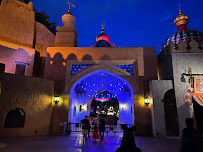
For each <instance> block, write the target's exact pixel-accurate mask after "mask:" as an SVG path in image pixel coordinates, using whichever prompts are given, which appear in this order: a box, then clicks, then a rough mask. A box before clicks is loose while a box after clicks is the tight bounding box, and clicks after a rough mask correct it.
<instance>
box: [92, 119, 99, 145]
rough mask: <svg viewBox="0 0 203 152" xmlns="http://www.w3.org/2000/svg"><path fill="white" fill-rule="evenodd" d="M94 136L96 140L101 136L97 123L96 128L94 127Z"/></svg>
mask: <svg viewBox="0 0 203 152" xmlns="http://www.w3.org/2000/svg"><path fill="white" fill-rule="evenodd" d="M92 138H93V141H94V142H96V139H98V138H99V132H98V127H97V123H95V124H94V129H93V132H92Z"/></svg>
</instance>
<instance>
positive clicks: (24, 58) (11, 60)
mask: <svg viewBox="0 0 203 152" xmlns="http://www.w3.org/2000/svg"><path fill="white" fill-rule="evenodd" d="M34 55H35V51H34V49H29V48H26V49H24V48H18V49H12V48H8V47H5V46H1V45H0V63H4V64H5V72H6V73H12V74H15V71H16V62H22V63H25V64H27V65H26V69H25V75H26V76H32V72H33V65H34Z"/></svg>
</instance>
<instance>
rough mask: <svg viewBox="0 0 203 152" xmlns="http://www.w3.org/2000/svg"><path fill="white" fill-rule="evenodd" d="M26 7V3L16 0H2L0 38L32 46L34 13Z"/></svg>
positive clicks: (0, 7)
mask: <svg viewBox="0 0 203 152" xmlns="http://www.w3.org/2000/svg"><path fill="white" fill-rule="evenodd" d="M29 5H32V3H30V4H29ZM30 7H31V6H30ZM28 8H29V7H28V5H26V4H21V3H19V2H16V0H12V1H11V0H3V1H2V3H1V6H0V40H4V41H8V42H13V43H16V44H21V45H24V46H28V47H32V46H33V39H34V24H35V13H34V11H32V10H31V9H28Z"/></svg>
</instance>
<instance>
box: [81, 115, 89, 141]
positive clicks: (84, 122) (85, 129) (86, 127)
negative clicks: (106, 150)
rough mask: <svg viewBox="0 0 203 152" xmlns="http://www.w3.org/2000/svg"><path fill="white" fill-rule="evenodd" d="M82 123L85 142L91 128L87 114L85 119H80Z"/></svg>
mask: <svg viewBox="0 0 203 152" xmlns="http://www.w3.org/2000/svg"><path fill="white" fill-rule="evenodd" d="M80 122H81V123H82V135H83V142H84V141H85V140H87V135H88V130H89V128H90V122H89V120H88V119H87V116H85V119H82V120H81V121H80Z"/></svg>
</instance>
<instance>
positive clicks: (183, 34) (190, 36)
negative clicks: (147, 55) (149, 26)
mask: <svg viewBox="0 0 203 152" xmlns="http://www.w3.org/2000/svg"><path fill="white" fill-rule="evenodd" d="M180 40H182V41H183V42H185V43H186V44H189V43H190V41H192V40H195V41H196V42H197V43H198V44H199V46H201V45H202V43H203V33H201V32H199V31H196V30H189V29H187V30H182V31H178V32H176V33H174V34H172V35H171V36H170V37H169V38H168V39H167V40H166V41H165V42H164V44H163V47H162V49H164V48H165V47H167V46H168V45H169V42H170V41H171V42H173V43H174V44H175V45H177V44H178V43H179V42H180Z"/></svg>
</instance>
